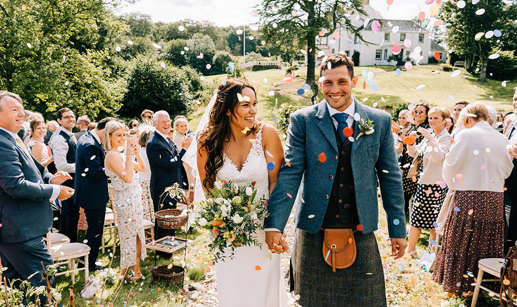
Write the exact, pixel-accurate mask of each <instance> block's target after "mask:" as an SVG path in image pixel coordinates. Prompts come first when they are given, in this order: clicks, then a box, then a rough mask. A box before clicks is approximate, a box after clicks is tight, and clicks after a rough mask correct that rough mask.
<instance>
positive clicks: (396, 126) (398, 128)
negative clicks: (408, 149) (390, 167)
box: [391, 110, 411, 154]
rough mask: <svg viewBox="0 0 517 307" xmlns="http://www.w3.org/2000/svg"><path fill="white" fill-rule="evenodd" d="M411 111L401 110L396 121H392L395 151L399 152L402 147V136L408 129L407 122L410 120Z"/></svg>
mask: <svg viewBox="0 0 517 307" xmlns="http://www.w3.org/2000/svg"><path fill="white" fill-rule="evenodd" d="M410 119H411V111H409V110H402V111H400V112H399V118H398V123H392V127H391V129H392V131H393V133H394V134H395V136H394V140H395V150H396V151H397V153H399V154H401V153H402V150H403V149H404V146H403V145H404V144H403V143H402V137H403V136H404V135H405V133H406V131H407V130H408V129H409V124H410V122H411V120H410Z"/></svg>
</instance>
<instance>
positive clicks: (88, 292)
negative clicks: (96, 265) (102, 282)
mask: <svg viewBox="0 0 517 307" xmlns="http://www.w3.org/2000/svg"><path fill="white" fill-rule="evenodd" d="M98 289H99V286H98V285H97V280H95V278H94V277H93V275H90V278H88V281H87V282H86V284H85V285H84V288H83V289H82V290H81V297H82V298H84V299H90V298H92V297H94V296H95V293H97V290H98Z"/></svg>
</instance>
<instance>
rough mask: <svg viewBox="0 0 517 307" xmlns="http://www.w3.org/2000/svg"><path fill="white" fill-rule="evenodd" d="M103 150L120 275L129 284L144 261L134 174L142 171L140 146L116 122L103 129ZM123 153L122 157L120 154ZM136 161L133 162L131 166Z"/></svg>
mask: <svg viewBox="0 0 517 307" xmlns="http://www.w3.org/2000/svg"><path fill="white" fill-rule="evenodd" d="M105 133H106V136H105V138H104V144H103V145H104V149H105V150H106V159H105V164H106V175H108V178H109V179H110V180H111V186H112V188H113V192H114V198H115V201H114V205H115V206H114V209H115V213H116V214H117V229H118V234H119V237H120V268H121V271H120V274H121V275H122V278H127V277H128V271H129V267H132V269H133V276H132V277H131V280H133V281H135V280H138V279H140V278H142V276H143V275H142V272H141V271H140V258H141V259H142V260H143V259H145V257H146V251H145V249H143V250H142V242H145V235H144V225H143V209H142V204H141V202H142V198H141V197H142V196H141V188H140V181H139V179H138V174H137V173H136V172H139V171H142V170H144V167H145V166H144V162H143V161H142V158H141V157H140V146H138V143H137V139H136V138H130V139H129V140H128V139H127V135H126V127H125V125H124V124H122V123H120V122H118V121H111V122H109V123H108V124H107V125H106V132H105ZM123 151H125V152H124V153H122V152H123ZM134 158H136V161H137V162H134Z"/></svg>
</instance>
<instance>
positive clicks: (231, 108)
mask: <svg viewBox="0 0 517 307" xmlns="http://www.w3.org/2000/svg"><path fill="white" fill-rule="evenodd" d="M246 87H247V88H250V89H252V90H253V92H255V95H256V93H257V92H256V91H255V88H253V86H251V85H250V84H249V83H247V82H246V81H244V80H240V79H229V80H226V81H225V82H223V83H222V84H221V85H220V86H219V88H218V89H217V98H216V100H215V103H214V106H213V107H212V110H211V111H210V117H209V120H208V125H207V126H206V128H205V129H204V130H203V132H202V133H201V135H200V136H199V144H200V145H201V147H200V148H204V149H205V151H206V152H207V154H208V159H207V161H206V164H205V171H206V177H205V179H204V180H203V186H204V187H205V189H206V190H207V191H209V190H210V189H212V188H213V186H214V182H215V179H216V175H217V172H218V171H219V170H220V169H221V167H223V162H224V159H223V151H224V145H225V144H226V143H228V142H229V141H230V138H231V136H232V130H231V128H230V122H231V118H232V117H234V116H235V110H236V109H237V107H238V106H239V98H238V97H237V94H242V90H243V89H244V88H246ZM228 114H231V115H230V116H228ZM256 129H257V128H256V127H253V128H252V129H251V131H250V132H248V133H251V132H255V131H256Z"/></svg>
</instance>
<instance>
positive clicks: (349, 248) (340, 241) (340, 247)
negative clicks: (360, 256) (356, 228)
mask: <svg viewBox="0 0 517 307" xmlns="http://www.w3.org/2000/svg"><path fill="white" fill-rule="evenodd" d="M322 251H323V259H324V260H325V262H326V263H327V264H328V265H330V266H331V267H332V271H333V272H336V269H346V268H348V267H349V266H351V265H352V264H353V263H354V261H355V257H356V255H357V249H356V246H355V238H354V232H353V231H352V228H338V229H325V236H324V238H323V247H322Z"/></svg>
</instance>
